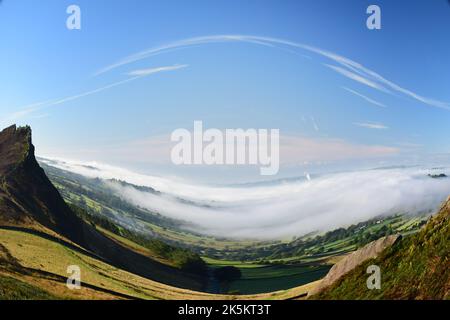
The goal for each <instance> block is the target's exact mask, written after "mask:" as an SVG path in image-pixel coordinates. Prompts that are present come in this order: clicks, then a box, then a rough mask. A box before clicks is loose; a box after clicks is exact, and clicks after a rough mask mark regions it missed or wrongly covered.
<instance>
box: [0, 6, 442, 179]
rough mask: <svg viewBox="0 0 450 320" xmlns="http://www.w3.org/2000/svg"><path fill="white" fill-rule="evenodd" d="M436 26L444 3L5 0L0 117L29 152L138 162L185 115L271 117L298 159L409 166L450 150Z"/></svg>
mask: <svg viewBox="0 0 450 320" xmlns="http://www.w3.org/2000/svg"><path fill="white" fill-rule="evenodd" d="M71 4H76V5H79V6H80V8H81V14H82V16H81V19H82V20H81V21H82V29H81V30H68V29H67V28H66V25H65V23H66V19H67V17H68V15H67V14H66V8H67V7H68V6H69V5H71ZM370 4H378V5H379V6H380V7H381V10H382V29H381V30H376V31H373V30H368V29H367V28H366V18H367V14H366V8H367V7H368V6H369V5H370ZM449 31H450V5H449V3H448V2H447V1H445V0H435V1H425V0H423V1H419V0H417V1H406V0H405V1H403V0H397V1H380V0H378V1H363V0H354V1H352V0H348V1H331V0H330V1H324V0H314V1H268V0H264V1H256V0H255V1H250V0H249V1H229V0H228V1H200V0H195V1H194V0H192V1H144V0H132V1H106V0H95V1H87V0H86V1H82V0H78V1H75V0H72V1H65V0H59V1H53V0H43V1H40V2H39V5H37V4H36V1H34V0H14V1H12V0H4V1H2V3H1V4H0V39H1V45H0V70H1V72H0V83H1V86H2V90H1V95H0V126H2V127H5V126H7V125H9V124H12V123H18V124H30V125H31V126H32V128H33V130H34V139H35V140H34V141H35V144H36V146H37V148H38V152H39V153H41V154H45V155H51V156H60V157H68V158H77V159H83V160H99V161H106V162H112V163H117V164H122V165H126V166H135V167H139V168H141V169H142V168H147V169H148V168H153V167H152V166H154V165H155V161H153V160H154V159H159V160H161V159H162V158H163V157H164V155H162V154H157V153H158V151H155V149H157V148H155V145H158V144H160V143H161V140H163V138H162V137H165V136H167V135H168V134H170V132H172V131H173V130H175V129H177V128H192V124H193V121H194V120H202V121H203V122H204V124H205V126H207V127H217V128H279V129H280V130H281V134H282V135H284V136H289V137H296V138H299V139H301V142H300V145H301V146H304V145H308V146H311V148H313V149H314V150H312V151H311V154H314V156H310V157H306V158H307V159H306V160H305V161H307V162H318V163H319V162H326V161H336V160H337V158H336V157H334V156H333V155H330V154H329V153H330V152H328V153H327V152H323V150H321V149H328V150H334V151H333V152H335V153H342V154H345V153H346V152H348V153H349V154H348V162H349V163H352V160H353V158H354V153H355V152H361V156H360V157H359V158H365V154H364V153H365V152H367V158H376V161H377V162H379V163H382V162H383V161H385V160H386V159H392V158H393V157H394V158H395V159H397V160H398V159H400V158H401V159H406V158H408V159H413V160H411V161H414V159H417V158H416V157H417V156H423V155H425V154H435V153H439V154H442V153H448V152H449V151H450V138H449V137H450V126H449V125H448V124H449V122H450V90H449V89H448V88H449V84H450V59H449V58H448V57H450V42H449V41H448V32H449ZM224 35H227V36H228V37H224ZM230 36H232V37H230ZM189 39H191V40H189ZM164 46H169V48H171V49H170V50H166V51H164V50H162V51H161V50H159V49H161V48H162V47H164ZM307 46H311V47H307ZM158 48H159V49H158ZM146 50H150V51H149V52H152V51H151V50H153V52H155V53H158V54H156V55H145V54H144V55H142V59H138V60H135V59H130V56H132V55H134V54H137V53H140V52H141V53H142V52H145V51H146ZM158 50H159V51H158ZM324 52H325V53H324ZM330 53H333V54H335V55H337V56H333V57H332V58H330ZM336 57H338V58H336ZM342 58H347V59H351V61H352V63H353V62H354V63H357V64H358V65H356V69H355V66H354V65H352V64H350V65H349V64H348V63H345V61H347V60H342ZM134 60H135V61H134ZM124 61H125V62H127V61H128V62H129V63H121V64H119V65H118V66H117V67H114V68H111V66H114V65H116V64H117V63H118V62H124ZM343 61H344V62H343ZM359 64H360V65H359ZM105 68H106V69H105ZM164 68H169V69H167V70H165V69H164ZM352 68H353V69H352ZM150 69H151V70H154V71H155V72H154V73H152V74H149V75H147V76H145V77H140V78H138V79H134V80H127V79H130V78H133V77H134V76H133V75H132V74H133V72H136V71H137V72H138V73H139V72H140V73H141V74H142V72H144V73H145V70H150ZM105 70H107V71H106V72H103V71H105ZM143 70H144V71H143ZM164 70H165V71H164ZM156 71H161V72H156ZM368 72H375V73H376V75H375V78H373V75H374V74H373V73H368ZM355 75H359V76H360V77H357V78H355ZM377 76H380V77H383V78H382V79H381V80H380V78H376V77H377ZM375 80H376V81H375ZM111 85H113V86H111ZM109 86H111V87H109ZM374 86H375V87H374ZM67 98H68V99H67ZM40 103H42V104H40ZM30 106H31V107H30ZM306 139H308V140H306ZM306 141H308V143H306ZM330 146H331V147H330ZM152 148H153V150H149V149H152ZM349 150H350V151H349ZM377 153H379V154H377ZM167 157H169V156H168V155H167ZM297 160H298V161H301V160H302V156H298V159H297ZM344 160H345V159H344ZM397 160H396V161H397ZM339 161H342V159H341V158H339ZM156 162H158V161H156ZM294 167H295V166H294ZM172 169H173V168H170V169H168V168H166V170H172ZM148 170H150V169H148ZM300 171H301V170H300ZM300 171H299V172H300ZM301 172H302V171H301Z"/></svg>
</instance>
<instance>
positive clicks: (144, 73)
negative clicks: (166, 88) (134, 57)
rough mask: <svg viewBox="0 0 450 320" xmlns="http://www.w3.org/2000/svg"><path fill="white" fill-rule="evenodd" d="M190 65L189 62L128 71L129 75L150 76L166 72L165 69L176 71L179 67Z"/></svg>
mask: <svg viewBox="0 0 450 320" xmlns="http://www.w3.org/2000/svg"><path fill="white" fill-rule="evenodd" d="M186 67H188V65H187V64H182V65H174V66H168V67H158V68H149V69H138V70H133V71H131V72H128V75H129V76H148V75H151V74H154V73H159V72H165V71H174V70H178V69H183V68H186Z"/></svg>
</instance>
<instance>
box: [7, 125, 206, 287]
mask: <svg viewBox="0 0 450 320" xmlns="http://www.w3.org/2000/svg"><path fill="white" fill-rule="evenodd" d="M0 228H9V229H16V230H21V231H22V230H25V231H26V232H34V233H39V235H40V236H44V237H52V238H54V239H57V240H60V241H63V242H64V243H65V244H66V245H78V246H81V247H82V248H83V249H85V250H87V251H88V252H90V253H91V254H93V255H95V256H96V257H98V258H100V259H102V260H104V261H106V262H108V263H110V264H112V265H114V266H116V267H119V268H121V269H124V270H127V271H130V272H132V273H135V274H137V275H141V276H144V277H146V278H149V279H153V280H156V281H159V282H162V283H166V284H171V285H176V286H178V287H182V288H190V289H197V290H200V289H202V286H203V279H201V278H199V277H196V276H192V275H188V274H185V273H184V272H181V271H180V270H178V269H176V268H172V267H169V266H167V265H163V264H161V263H159V262H157V261H155V260H153V259H150V258H148V257H145V256H143V255H140V254H138V253H136V252H134V251H131V250H129V249H128V248H125V247H123V246H121V245H119V244H118V243H117V242H116V241H114V240H112V239H110V238H108V237H106V236H105V235H103V234H101V233H100V232H98V231H97V230H96V229H95V227H93V226H91V225H90V224H88V223H86V222H85V221H84V220H82V219H81V218H80V217H78V216H77V215H76V214H75V213H74V212H73V211H72V210H71V209H70V208H69V206H68V205H67V204H66V203H65V201H64V200H63V198H62V197H61V195H60V194H59V192H58V190H57V189H56V188H55V187H54V186H53V184H52V183H51V182H50V180H49V179H48V178H47V176H46V174H45V172H44V170H43V169H42V168H41V167H40V166H39V164H38V162H37V161H36V158H35V155H34V146H33V144H32V139H31V128H30V127H22V128H17V127H16V126H15V125H14V126H11V127H9V128H7V129H5V130H3V131H2V132H0Z"/></svg>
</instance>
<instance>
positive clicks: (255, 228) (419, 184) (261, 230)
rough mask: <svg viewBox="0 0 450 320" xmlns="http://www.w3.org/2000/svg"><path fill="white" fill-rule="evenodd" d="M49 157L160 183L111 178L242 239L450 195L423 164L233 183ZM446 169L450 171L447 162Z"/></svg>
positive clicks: (124, 189)
mask: <svg viewBox="0 0 450 320" xmlns="http://www.w3.org/2000/svg"><path fill="white" fill-rule="evenodd" d="M41 161H43V162H44V163H46V164H48V165H51V166H54V167H57V168H60V169H63V170H67V171H71V172H74V173H77V174H81V175H83V176H86V177H91V178H100V179H105V180H109V179H117V180H122V181H126V182H128V183H130V184H134V185H139V186H147V187H151V188H154V189H155V190H157V191H160V192H162V193H163V194H162V195H155V194H152V193H150V192H145V191H140V190H137V189H136V188H133V187H132V186H123V185H121V184H119V183H115V182H113V181H108V182H107V183H108V184H109V185H110V187H111V189H112V190H113V192H116V193H117V194H118V195H120V196H121V197H122V198H124V199H125V200H127V201H129V202H130V203H132V204H134V205H139V206H141V207H145V208H148V209H150V210H154V211H157V212H159V213H160V214H162V215H165V216H167V217H171V218H176V219H180V220H185V221H189V222H191V223H192V224H193V225H195V226H196V227H191V228H193V229H194V231H197V232H201V233H204V234H210V235H215V236H226V237H236V238H260V239H275V238H285V237H291V236H300V235H303V234H306V233H309V232H312V231H326V230H330V229H334V228H337V227H343V226H348V225H350V224H353V223H358V222H361V221H365V220H368V219H370V218H373V217H376V216H380V215H389V214H394V213H410V214H415V213H421V212H430V211H434V210H437V209H438V207H439V205H440V203H441V202H442V201H443V200H445V199H446V198H447V197H448V196H449V195H450V178H442V179H433V178H431V177H429V176H428V173H430V170H427V169H424V168H418V167H414V168H391V169H376V170H365V171H354V172H344V173H335V174H327V175H323V176H312V177H311V180H308V179H292V180H286V181H279V182H277V183H276V184H274V183H270V184H267V185H264V184H257V185H251V184H250V185H246V186H233V187H228V186H208V185H199V184H196V183H195V182H193V181H183V180H178V179H168V178H161V177H156V176H150V175H142V174H138V173H134V172H132V171H129V170H126V169H122V168H118V167H113V166H109V165H105V164H100V163H95V162H92V163H91V162H89V163H83V162H76V161H67V160H64V161H62V160H56V159H51V161H49V160H45V159H41ZM441 172H445V173H447V169H443V170H441V171H439V173H441ZM180 199H184V200H189V201H181V200H180Z"/></svg>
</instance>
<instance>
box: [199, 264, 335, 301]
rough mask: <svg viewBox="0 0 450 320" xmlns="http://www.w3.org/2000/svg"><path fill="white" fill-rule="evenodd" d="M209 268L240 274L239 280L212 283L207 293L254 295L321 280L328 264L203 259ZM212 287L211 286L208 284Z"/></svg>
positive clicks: (328, 267)
mask: <svg viewBox="0 0 450 320" xmlns="http://www.w3.org/2000/svg"><path fill="white" fill-rule="evenodd" d="M203 259H204V260H205V261H206V262H207V263H208V265H209V267H210V268H212V269H214V268H220V267H224V266H233V267H236V268H238V269H239V270H240V271H241V274H242V277H241V278H240V279H239V280H235V281H232V282H231V283H226V284H217V283H212V285H215V287H209V288H208V289H209V290H210V291H213V292H214V291H217V290H219V292H220V293H227V292H230V293H234V294H256V293H267V292H273V291H279V290H287V289H290V288H294V287H298V286H301V285H304V284H307V283H311V282H314V281H316V280H319V279H321V278H322V277H324V276H325V275H326V274H327V272H328V270H329V269H330V268H331V265H327V264H321V263H309V264H308V263H304V264H292V265H282V264H280V265H261V264H257V263H245V262H238V261H222V260H216V259H209V258H203ZM210 285H211V284H210Z"/></svg>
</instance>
